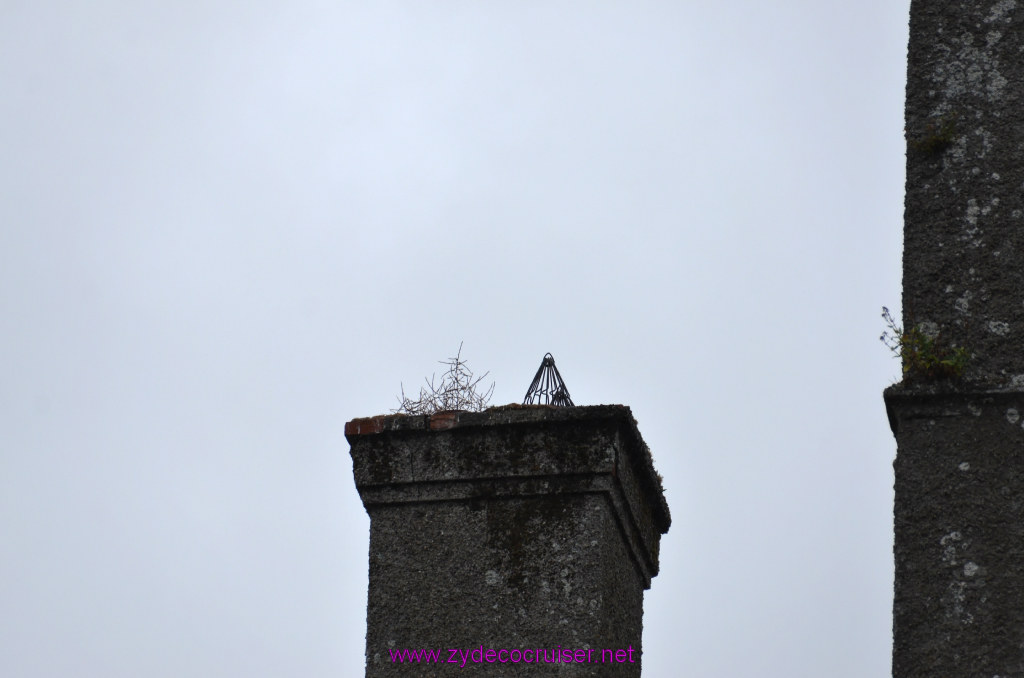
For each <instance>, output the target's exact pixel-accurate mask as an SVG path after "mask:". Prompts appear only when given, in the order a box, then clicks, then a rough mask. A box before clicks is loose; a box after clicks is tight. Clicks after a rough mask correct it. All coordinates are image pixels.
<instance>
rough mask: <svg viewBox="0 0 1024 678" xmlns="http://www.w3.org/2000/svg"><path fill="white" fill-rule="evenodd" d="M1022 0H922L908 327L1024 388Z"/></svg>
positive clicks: (914, 22) (911, 164)
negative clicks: (1016, 348)
mask: <svg viewBox="0 0 1024 678" xmlns="http://www.w3.org/2000/svg"><path fill="white" fill-rule="evenodd" d="M1022 1H1024V0H1022ZM1019 4H1020V3H1018V2H1017V1H1016V0H984V1H979V0H966V1H960V0H913V1H912V3H911V18H910V49H909V56H908V68H907V104H906V136H907V192H906V222H905V227H904V254H903V321H904V327H911V326H915V325H916V326H919V327H921V328H922V329H923V330H924V331H925V332H926V333H927V334H935V333H939V335H940V337H941V338H942V341H945V342H949V343H950V344H953V345H958V346H964V347H966V348H967V350H968V351H969V352H970V353H971V355H972V358H971V360H970V362H969V364H968V367H967V376H968V379H969V380H971V381H974V382H983V383H985V384H986V385H988V386H989V387H992V388H1004V387H1008V386H1010V387H1014V388H1022V387H1024V351H1012V350H1010V347H1014V346H1020V345H1021V344H1022V342H1024V294H1022V292H1024V266H1022V257H1024V190H1022V189H1024V161H1022V158H1024V8H1021V7H1020V6H1019Z"/></svg>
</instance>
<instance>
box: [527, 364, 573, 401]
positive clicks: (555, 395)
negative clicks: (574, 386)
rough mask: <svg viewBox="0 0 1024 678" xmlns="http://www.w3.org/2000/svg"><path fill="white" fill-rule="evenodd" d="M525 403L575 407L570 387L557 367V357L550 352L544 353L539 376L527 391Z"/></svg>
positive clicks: (538, 371) (538, 372)
mask: <svg viewBox="0 0 1024 678" xmlns="http://www.w3.org/2000/svg"><path fill="white" fill-rule="evenodd" d="M523 404H524V405H556V406H558V407H575V405H574V404H573V402H572V398H570V397H569V389H567V388H566V387H565V382H564V381H562V375H561V374H559V373H558V368H557V367H555V358H554V356H552V355H551V354H550V353H545V354H544V360H543V361H541V364H540V369H538V370H537V376H535V377H534V378H533V383H531V384H530V388H529V389H527V391H526V397H525V398H523Z"/></svg>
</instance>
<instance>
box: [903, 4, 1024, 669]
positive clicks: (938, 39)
mask: <svg viewBox="0 0 1024 678" xmlns="http://www.w3.org/2000/svg"><path fill="white" fill-rule="evenodd" d="M1022 57H1024V7H1022V6H1021V3H1020V2H1018V1H1017V0H967V1H966V2H964V1H961V0H956V1H953V0H912V2H911V7H910V46H909V53H908V68H907V100H906V136H907V184H906V212H905V224H904V254H903V339H902V353H903V359H904V379H903V382H902V383H900V384H897V385H895V386H892V387H890V388H889V389H887V390H886V393H885V403H886V407H887V410H888V414H889V421H890V425H891V427H892V431H893V433H894V435H895V437H896V441H897V454H896V460H895V462H894V469H895V491H896V500H895V516H894V524H895V549H894V555H895V570H896V571H895V578H896V582H895V599H894V605H893V666H892V672H893V676H894V677H895V678H912V677H913V678H917V677H925V676H927V677H929V678H939V677H941V678H968V677H970V678H977V677H982V676H983V677H984V678H993V677H996V676H1000V677H1004V678H1005V677H1007V676H1022V675H1024V429H1022V428H1021V426H1022V424H1024V350H1022V346H1024V162H1022V158H1024V58H1022Z"/></svg>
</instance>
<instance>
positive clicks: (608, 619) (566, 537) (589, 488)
mask: <svg viewBox="0 0 1024 678" xmlns="http://www.w3.org/2000/svg"><path fill="white" fill-rule="evenodd" d="M345 434H346V437H347V438H348V441H349V444H350V445H351V454H352V461H353V466H354V473H355V481H356V488H357V489H358V490H359V496H360V497H361V498H362V501H363V505H364V506H365V507H366V511H367V513H368V514H369V515H370V589H369V598H368V605H367V631H366V676H367V677H368V678H385V677H387V676H402V677H405V678H410V677H412V676H416V677H417V678H418V677H420V676H435V675H437V676H446V675H452V676H455V675H459V676H464V675H468V674H467V673H466V671H467V670H473V669H475V670H476V671H478V673H477V675H494V676H498V675H500V676H545V675H559V676H616V677H622V676H631V677H633V678H636V677H638V676H640V666H641V631H642V620H643V592H644V590H645V589H647V588H649V587H650V585H651V578H652V577H654V576H655V575H656V574H657V573H658V544H659V541H660V539H661V535H662V534H664V533H665V532H666V531H667V530H668V527H669V522H670V518H669V511H668V505H667V503H666V502H665V497H664V494H663V491H662V486H661V478H660V476H659V475H658V474H657V473H656V472H655V470H654V466H653V464H652V461H651V455H650V452H649V450H648V448H647V446H646V444H645V443H644V441H643V439H642V438H641V437H640V433H639V431H638V430H637V427H636V422H635V421H634V420H633V416H632V414H631V413H630V410H629V408H628V407H624V406H620V405H602V406H595V407H552V406H520V405H509V406H505V407H497V408H491V409H489V410H486V411H484V412H441V413H438V414H434V415H422V416H405V415H392V416H379V417H371V418H367V419H355V420H353V421H350V422H348V424H346V426H345ZM425 649H426V650H439V651H440V653H439V654H438V655H435V659H434V661H431V660H430V657H429V655H426V654H425V653H421V655H420V660H419V661H416V660H415V659H412V658H411V657H410V656H409V655H408V654H407V655H406V656H405V657H404V661H397V657H398V655H400V654H401V653H402V651H421V650H425ZM410 662H411V663H410Z"/></svg>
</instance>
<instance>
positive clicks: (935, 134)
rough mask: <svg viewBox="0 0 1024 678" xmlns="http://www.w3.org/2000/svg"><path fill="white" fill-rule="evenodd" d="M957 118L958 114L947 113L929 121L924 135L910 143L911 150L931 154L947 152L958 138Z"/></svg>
mask: <svg viewBox="0 0 1024 678" xmlns="http://www.w3.org/2000/svg"><path fill="white" fill-rule="evenodd" d="M956 118H957V115H956V113H946V114H945V115H941V116H939V117H938V118H933V119H932V120H929V121H928V124H926V125H925V126H924V134H922V135H921V136H920V137H918V138H916V139H912V140H911V141H910V148H912V149H913V150H915V151H920V152H922V153H929V154H930V153H941V152H942V151H944V150H946V149H947V148H949V147H950V146H951V145H952V144H953V139H955V138H956Z"/></svg>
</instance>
